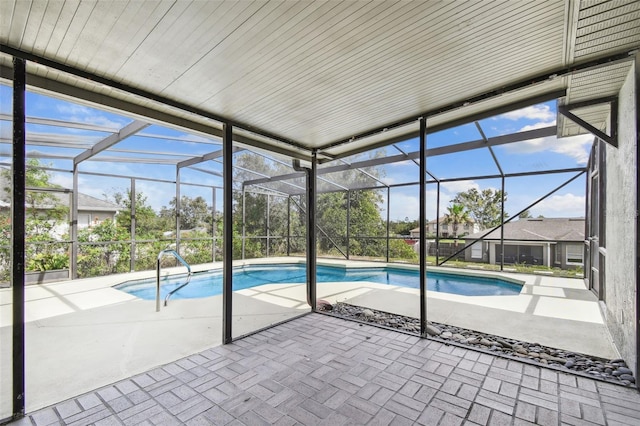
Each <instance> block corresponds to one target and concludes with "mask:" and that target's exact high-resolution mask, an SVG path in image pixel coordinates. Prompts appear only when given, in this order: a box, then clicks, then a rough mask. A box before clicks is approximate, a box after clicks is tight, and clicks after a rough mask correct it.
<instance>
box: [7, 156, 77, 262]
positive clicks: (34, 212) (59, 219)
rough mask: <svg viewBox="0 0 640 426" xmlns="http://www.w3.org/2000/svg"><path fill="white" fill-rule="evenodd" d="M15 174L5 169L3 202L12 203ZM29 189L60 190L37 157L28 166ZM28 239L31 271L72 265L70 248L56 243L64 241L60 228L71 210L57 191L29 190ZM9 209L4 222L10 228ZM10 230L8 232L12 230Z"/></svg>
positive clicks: (27, 197) (27, 201) (26, 175)
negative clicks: (70, 263) (12, 181)
mask: <svg viewBox="0 0 640 426" xmlns="http://www.w3.org/2000/svg"><path fill="white" fill-rule="evenodd" d="M11 180H12V178H11V171H10V170H9V169H3V170H2V172H1V174H0V181H2V183H3V189H4V191H3V192H4V196H3V197H1V198H3V201H4V202H5V203H6V204H10V201H11V197H12V191H13V189H12V185H11ZM25 186H26V187H27V188H43V189H50V188H60V186H59V185H55V184H54V183H52V182H51V175H50V173H49V172H48V171H47V170H44V165H43V164H41V163H40V161H39V160H38V159H36V158H30V159H28V160H27V163H26V172H25ZM25 208H26V215H25V237H26V238H25V239H26V242H27V246H26V253H25V260H26V269H27V270H28V271H46V270H52V269H63V268H67V267H68V265H69V256H68V250H67V249H68V246H67V245H66V244H65V243H53V242H54V241H59V240H60V239H63V237H64V235H60V233H61V231H60V229H59V225H60V224H63V223H65V221H66V220H67V218H68V212H69V209H68V207H66V206H64V205H62V204H61V201H60V199H59V198H58V197H57V196H56V194H55V192H50V191H38V190H36V189H32V190H27V192H26V194H25ZM9 214H10V213H9V210H8V209H7V210H5V211H3V212H2V216H3V217H2V218H1V219H0V222H2V223H4V224H6V226H8V227H9V228H10V221H9ZM9 228H8V229H9Z"/></svg>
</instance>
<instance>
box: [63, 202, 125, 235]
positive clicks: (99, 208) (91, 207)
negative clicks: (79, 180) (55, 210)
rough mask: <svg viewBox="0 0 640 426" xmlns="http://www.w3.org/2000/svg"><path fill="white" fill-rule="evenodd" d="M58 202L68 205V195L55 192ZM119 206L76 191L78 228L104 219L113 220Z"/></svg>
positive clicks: (98, 222) (97, 223) (94, 224)
mask: <svg viewBox="0 0 640 426" xmlns="http://www.w3.org/2000/svg"><path fill="white" fill-rule="evenodd" d="M55 195H56V198H58V199H59V200H60V204H61V205H63V206H66V207H69V206H70V201H71V200H70V195H68V194H55ZM119 209H120V206H118V205H117V204H113V203H110V202H109V201H105V200H101V199H99V198H95V197H92V196H91V195H87V194H83V193H78V229H82V228H89V227H92V226H96V225H99V224H100V223H102V222H103V221H104V220H106V219H111V220H115V217H116V214H118V210H119Z"/></svg>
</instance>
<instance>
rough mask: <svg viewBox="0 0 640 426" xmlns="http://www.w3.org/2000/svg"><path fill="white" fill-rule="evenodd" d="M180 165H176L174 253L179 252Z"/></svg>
mask: <svg viewBox="0 0 640 426" xmlns="http://www.w3.org/2000/svg"><path fill="white" fill-rule="evenodd" d="M180 207H181V203H180V167H176V253H180Z"/></svg>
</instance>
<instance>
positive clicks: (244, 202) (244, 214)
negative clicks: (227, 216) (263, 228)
mask: <svg viewBox="0 0 640 426" xmlns="http://www.w3.org/2000/svg"><path fill="white" fill-rule="evenodd" d="M246 208H247V191H245V189H244V184H243V185H242V260H244V249H245V240H246V239H247V227H246V226H245V222H246V220H247V210H246Z"/></svg>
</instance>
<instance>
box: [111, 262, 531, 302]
mask: <svg viewBox="0 0 640 426" xmlns="http://www.w3.org/2000/svg"><path fill="white" fill-rule="evenodd" d="M317 271H318V272H317V282H318V283H323V282H333V281H341V282H355V281H369V282H374V283H379V284H389V285H396V286H403V287H410V288H419V286H420V273H419V271H417V270H406V269H399V268H392V267H379V268H346V269H345V268H341V267H329V266H318V267H317ZM184 280H185V277H184V275H182V276H178V277H173V278H164V279H163V280H162V281H161V286H160V293H161V296H162V297H163V298H164V296H165V295H166V294H167V293H168V292H170V291H171V290H173V289H174V288H176V287H178V286H179V285H180V284H182V283H183V282H184ZM305 282H306V266H305V265H300V264H280V265H253V266H243V267H237V268H234V273H233V289H234V290H242V289H245V288H251V287H257V286H260V285H264V284H291V283H296V284H303V283H305ZM114 288H116V289H118V290H121V291H124V292H127V293H129V294H132V295H134V296H136V297H139V298H141V299H147V300H153V299H155V297H156V282H155V279H147V280H139V281H128V282H125V283H122V284H118V285H116V286H114ZM427 288H428V289H429V290H431V291H438V292H443V293H453V294H461V295H465V296H496V295H516V294H519V293H520V290H521V289H522V286H521V285H518V284H515V283H512V282H509V281H505V280H501V279H499V278H492V277H478V276H470V275H458V274H447V273H442V272H428V273H427ZM218 294H222V271H221V270H220V271H210V272H203V273H197V274H194V275H193V277H192V279H191V282H190V283H189V285H187V286H186V287H184V288H183V289H181V290H180V291H178V292H176V293H175V294H174V295H173V296H171V298H172V299H193V298H200V297H208V296H215V295H218Z"/></svg>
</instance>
